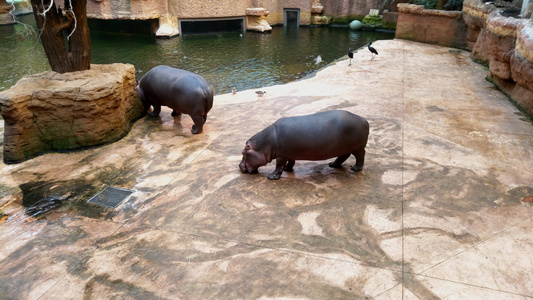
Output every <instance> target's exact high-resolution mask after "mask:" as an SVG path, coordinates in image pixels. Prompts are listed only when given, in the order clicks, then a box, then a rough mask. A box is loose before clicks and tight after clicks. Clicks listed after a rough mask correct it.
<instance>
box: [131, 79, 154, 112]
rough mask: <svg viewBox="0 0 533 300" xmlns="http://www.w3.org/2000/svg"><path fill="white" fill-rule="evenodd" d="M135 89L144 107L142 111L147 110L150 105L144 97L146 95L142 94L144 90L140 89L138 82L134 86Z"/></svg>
mask: <svg viewBox="0 0 533 300" xmlns="http://www.w3.org/2000/svg"><path fill="white" fill-rule="evenodd" d="M135 90H136V91H137V93H138V94H139V97H141V101H142V103H143V107H144V111H147V110H149V109H150V106H152V105H151V104H150V102H148V100H147V99H146V97H145V96H144V92H143V90H142V89H141V86H140V84H139V83H137V86H135Z"/></svg>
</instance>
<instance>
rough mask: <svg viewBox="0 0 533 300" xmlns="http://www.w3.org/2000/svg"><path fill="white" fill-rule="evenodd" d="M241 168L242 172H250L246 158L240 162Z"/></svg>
mask: <svg viewBox="0 0 533 300" xmlns="http://www.w3.org/2000/svg"><path fill="white" fill-rule="evenodd" d="M239 169H241V172H243V173H248V169H247V168H246V163H245V162H244V158H243V159H242V160H241V163H240V164H239Z"/></svg>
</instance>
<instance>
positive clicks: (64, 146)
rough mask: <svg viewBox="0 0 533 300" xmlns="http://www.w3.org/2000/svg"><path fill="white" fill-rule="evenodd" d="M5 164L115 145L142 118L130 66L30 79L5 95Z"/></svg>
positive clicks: (0, 105) (1, 97) (0, 96)
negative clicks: (66, 151) (75, 150)
mask: <svg viewBox="0 0 533 300" xmlns="http://www.w3.org/2000/svg"><path fill="white" fill-rule="evenodd" d="M0 114H1V115H2V116H3V117H4V121H5V132H4V162H5V163H18V162H21V161H24V160H26V159H29V158H32V157H34V156H37V155H40V154H43V153H45V152H49V151H62V150H73V149H78V148H83V147H90V146H95V145H101V144H106V143H110V142H114V141H116V140H118V139H120V138H121V137H123V136H124V135H126V134H127V133H128V131H129V130H130V128H131V125H132V123H133V122H134V121H135V120H136V119H138V118H139V117H141V116H142V114H143V106H142V103H141V101H140V99H139V97H138V96H137V93H136V92H135V68H134V67H133V65H129V64H111V65H91V70H87V71H80V72H70V73H65V74H59V73H56V72H53V71H46V72H43V73H39V74H34V75H29V76H26V77H24V78H22V79H21V80H19V81H18V82H17V84H16V85H15V86H13V87H11V88H10V89H9V90H7V91H3V92H0Z"/></svg>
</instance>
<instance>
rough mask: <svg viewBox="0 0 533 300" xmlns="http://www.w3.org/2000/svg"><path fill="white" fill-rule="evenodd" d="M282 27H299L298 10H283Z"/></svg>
mask: <svg viewBox="0 0 533 300" xmlns="http://www.w3.org/2000/svg"><path fill="white" fill-rule="evenodd" d="M283 16H284V18H283V26H285V27H299V26H300V10H299V9H293V8H285V9H283Z"/></svg>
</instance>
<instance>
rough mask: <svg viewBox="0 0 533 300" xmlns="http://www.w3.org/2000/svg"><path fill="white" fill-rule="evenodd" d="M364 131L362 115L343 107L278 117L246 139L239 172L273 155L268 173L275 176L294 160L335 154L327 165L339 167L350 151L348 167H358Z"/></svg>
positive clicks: (253, 169) (251, 169) (248, 170)
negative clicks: (351, 161) (272, 166)
mask: <svg viewBox="0 0 533 300" xmlns="http://www.w3.org/2000/svg"><path fill="white" fill-rule="evenodd" d="M368 132H369V125H368V122H367V120H366V119H364V118H363V117H360V116H358V115H355V114H352V113H350V112H347V111H344V110H332V111H325V112H320V113H316V114H312V115H306V116H299V117H288V118H281V119H279V120H277V121H276V122H275V123H274V124H272V125H270V126H268V127H267V128H265V129H264V130H263V131H261V132H259V133H257V134H256V135H254V136H252V138H250V139H249V140H248V141H246V146H245V147H244V150H243V151H242V161H241V163H240V164H239V168H240V169H241V172H243V173H256V172H257V169H258V168H259V167H261V166H264V165H266V164H268V163H269V162H271V161H272V160H273V159H274V158H275V159H276V170H274V172H272V173H270V174H269V175H268V179H274V180H275V179H279V177H280V176H281V173H282V172H283V171H292V170H293V167H294V163H295V161H296V160H324V159H328V158H332V157H337V159H336V160H335V161H334V162H331V163H330V164H329V166H330V167H332V168H340V167H341V165H342V163H343V162H344V161H345V160H346V159H348V157H350V154H353V155H354V156H355V159H356V162H355V165H354V166H353V167H352V170H353V171H356V172H357V171H361V170H362V169H363V165H364V163H365V146H366V143H367V141H368Z"/></svg>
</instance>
